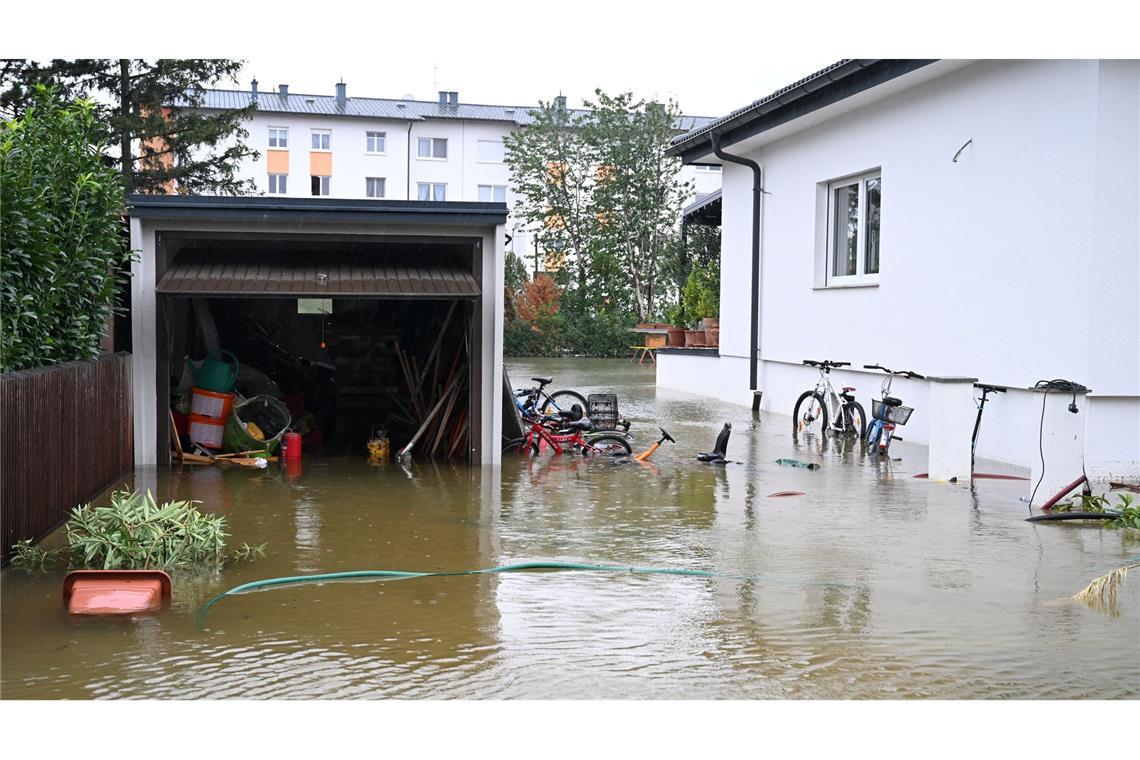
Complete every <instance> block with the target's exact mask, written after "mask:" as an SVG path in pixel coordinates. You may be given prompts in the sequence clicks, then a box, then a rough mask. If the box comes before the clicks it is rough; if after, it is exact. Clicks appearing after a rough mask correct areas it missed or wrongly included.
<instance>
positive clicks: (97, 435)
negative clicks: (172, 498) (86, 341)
mask: <svg viewBox="0 0 1140 760" xmlns="http://www.w3.org/2000/svg"><path fill="white" fill-rule="evenodd" d="M131 409H132V405H131V355H130V354H126V353H119V354H106V355H104V356H101V357H99V358H98V359H92V360H90V361H76V362H68V363H67V364H57V365H54V366H51V367H40V368H37V369H30V370H24V371H21V372H11V373H8V374H4V375H0V523H2V530H3V546H2V547H0V554H2V559H3V563H4V564H7V563H8V559H9V554H10V552H11V549H12V544H14V543H16V542H17V541H20V540H22V539H25V538H34V539H37V540H38V539H40V538H43V537H44V536H46V535H47V534H48V533H50V532H51V531H52V530H54V529H55V528H56V527H58V526H59V524H60V523H61V522H63V521H64V520H65V519H66V518H67V514H68V512H70V510H71V508H72V507H74V506H75V505H76V504H80V503H84V502H87V501H90V500H91V499H92V498H94V497H95V496H97V495H98V494H99V493H100V492H101V491H103V490H105V489H106V488H107V487H108V486H111V485H113V484H114V483H115V481H116V480H118V479H120V478H123V477H124V476H125V475H126V474H127V473H128V472H129V471H130V469H131V468H132V467H133V465H134V432H133V430H134V428H133V421H132V416H131Z"/></svg>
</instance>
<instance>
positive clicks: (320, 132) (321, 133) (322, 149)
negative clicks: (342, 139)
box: [309, 129, 332, 153]
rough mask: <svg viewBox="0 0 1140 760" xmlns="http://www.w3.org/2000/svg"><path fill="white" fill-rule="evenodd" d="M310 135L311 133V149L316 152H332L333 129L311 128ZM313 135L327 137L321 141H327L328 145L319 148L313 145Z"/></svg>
mask: <svg viewBox="0 0 1140 760" xmlns="http://www.w3.org/2000/svg"><path fill="white" fill-rule="evenodd" d="M309 135H310V137H309V150H311V151H313V152H314V153H332V130H331V129H310V130H309ZM313 137H323V138H325V139H323V140H320V141H319V142H323V143H327V145H325V146H322V147H319V148H314V147H312V145H313Z"/></svg>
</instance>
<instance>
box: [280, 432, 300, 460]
mask: <svg viewBox="0 0 1140 760" xmlns="http://www.w3.org/2000/svg"><path fill="white" fill-rule="evenodd" d="M282 445H283V446H284V453H283V456H284V458H285V459H300V458H301V434H300V433H296V432H293V431H292V430H290V431H289V432H288V433H286V434H285V437H284V438H283V439H282Z"/></svg>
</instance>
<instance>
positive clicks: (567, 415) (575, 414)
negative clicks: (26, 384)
mask: <svg viewBox="0 0 1140 760" xmlns="http://www.w3.org/2000/svg"><path fill="white" fill-rule="evenodd" d="M558 416H559V417H561V418H562V419H564V420H570V421H574V420H580V419H582V416H583V413H582V405H581V404H574V406H572V407H570V408H569V409H559V410H558Z"/></svg>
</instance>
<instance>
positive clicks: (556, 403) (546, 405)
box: [541, 391, 589, 416]
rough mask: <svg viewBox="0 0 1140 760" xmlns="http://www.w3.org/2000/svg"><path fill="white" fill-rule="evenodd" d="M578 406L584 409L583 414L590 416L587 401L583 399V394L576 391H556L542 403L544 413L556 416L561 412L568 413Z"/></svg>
mask: <svg viewBox="0 0 1140 760" xmlns="http://www.w3.org/2000/svg"><path fill="white" fill-rule="evenodd" d="M574 404H578V405H579V406H581V407H582V414H583V415H586V414H589V409H587V406H588V404H586V399H585V398H583V397H582V394H581V393H578V392H576V391H554V393H551V394H550V395H549V396H547V397H546V400H545V401H543V402H542V410H541V411H542V413H543V414H549V415H551V416H554V415H556V414H558V413H559V412H568V411H570V407H572V406H574Z"/></svg>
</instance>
